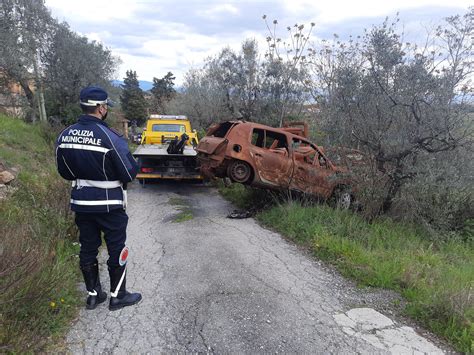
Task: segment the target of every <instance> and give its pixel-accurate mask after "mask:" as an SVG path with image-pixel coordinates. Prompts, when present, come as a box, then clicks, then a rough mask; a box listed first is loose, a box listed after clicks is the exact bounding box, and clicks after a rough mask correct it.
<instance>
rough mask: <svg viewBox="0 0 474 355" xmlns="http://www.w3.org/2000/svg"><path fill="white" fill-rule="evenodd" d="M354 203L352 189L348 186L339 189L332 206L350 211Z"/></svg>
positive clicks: (333, 198)
mask: <svg viewBox="0 0 474 355" xmlns="http://www.w3.org/2000/svg"><path fill="white" fill-rule="evenodd" d="M353 202H354V201H353V198H352V194H351V189H350V188H349V187H347V186H340V187H337V188H336V190H335V191H334V194H333V196H332V198H331V205H332V206H333V207H334V208H338V209H340V210H348V209H349V208H351V207H352V204H353Z"/></svg>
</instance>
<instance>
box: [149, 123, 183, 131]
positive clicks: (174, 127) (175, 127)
mask: <svg viewBox="0 0 474 355" xmlns="http://www.w3.org/2000/svg"><path fill="white" fill-rule="evenodd" d="M152 131H153V132H186V129H185V127H184V125H181V124H163V123H162V124H154V125H153V127H152Z"/></svg>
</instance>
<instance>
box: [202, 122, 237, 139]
mask: <svg viewBox="0 0 474 355" xmlns="http://www.w3.org/2000/svg"><path fill="white" fill-rule="evenodd" d="M232 126H234V123H232V122H224V123H221V124H220V125H219V126H218V127H217V128H216V129H215V130H214V132H212V135H213V136H214V137H218V138H224V137H225V136H226V135H227V132H229V130H230V129H231V127H232ZM208 134H209V133H208Z"/></svg>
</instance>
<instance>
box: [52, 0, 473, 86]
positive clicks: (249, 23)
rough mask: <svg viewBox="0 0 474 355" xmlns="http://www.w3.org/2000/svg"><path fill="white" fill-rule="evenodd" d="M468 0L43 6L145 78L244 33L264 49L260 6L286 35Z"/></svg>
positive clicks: (177, 69)
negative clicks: (290, 29)
mask: <svg viewBox="0 0 474 355" xmlns="http://www.w3.org/2000/svg"><path fill="white" fill-rule="evenodd" d="M469 1H471V0H469ZM469 1H467V0H417V1H413V0H398V1H397V2H389V1H375V0H358V1H315V0H278V1H270V0H258V1H255V0H254V1H252V0H242V1H237V0H231V1H219V0H207V1H203V0H199V1H185V0H181V1H176V0H160V1H157V0H156V1H155V0H141V1H129V0H115V1H111V0H110V1H107V0H81V1H80V2H77V1H64V0H46V6H48V7H49V8H50V9H51V10H52V14H53V16H56V17H58V18H59V20H65V21H67V22H68V23H69V24H70V26H71V29H73V30H74V31H76V32H79V33H81V34H84V35H86V36H87V37H89V38H90V39H91V40H96V41H100V42H102V43H103V44H104V45H105V46H106V47H108V48H109V49H111V50H112V52H113V53H114V54H116V55H119V56H120V57H121V59H122V62H123V64H122V67H121V68H120V71H119V78H122V77H123V76H124V75H125V71H126V70H128V69H134V70H136V71H137V73H138V75H139V76H140V78H141V79H142V80H151V79H152V77H153V76H155V77H162V76H163V75H165V74H166V73H167V72H168V71H171V72H173V74H175V75H176V77H177V79H176V82H177V83H180V81H181V80H183V78H184V73H185V72H186V71H187V70H188V69H190V67H193V66H194V67H199V66H201V65H202V63H203V61H204V59H205V58H206V57H208V56H211V55H216V54H217V53H218V52H219V51H220V50H221V49H222V48H223V47H226V46H229V47H231V48H233V49H234V50H239V48H240V46H241V43H242V41H244V40H245V39H246V38H256V39H257V41H258V43H259V47H260V50H261V51H262V52H263V51H264V50H265V49H266V43H265V40H264V37H265V36H267V35H268V30H267V29H266V27H265V23H264V22H263V20H262V15H263V14H266V15H267V18H268V19H269V21H270V24H271V21H272V20H273V19H277V20H278V22H279V24H278V26H277V31H278V35H279V36H280V37H282V38H286V36H287V31H286V27H287V26H292V25H293V24H295V23H304V24H309V23H310V22H315V23H316V27H315V28H314V32H313V33H314V34H315V35H316V36H318V37H321V38H328V37H331V36H332V34H333V33H339V34H340V35H341V36H349V34H362V32H363V29H364V28H366V27H370V25H371V24H373V23H376V24H379V23H381V22H382V21H383V18H384V17H385V16H387V15H393V14H394V13H395V12H396V11H398V10H400V12H401V16H400V17H401V20H402V22H403V25H404V26H405V30H406V31H408V32H412V33H415V34H416V33H417V32H419V29H420V22H424V23H427V22H430V21H433V20H435V21H438V20H439V19H440V18H442V17H444V16H447V15H451V14H455V13H461V12H463V10H466V9H467V7H468V6H469V5H470V3H469ZM271 26H273V25H271Z"/></svg>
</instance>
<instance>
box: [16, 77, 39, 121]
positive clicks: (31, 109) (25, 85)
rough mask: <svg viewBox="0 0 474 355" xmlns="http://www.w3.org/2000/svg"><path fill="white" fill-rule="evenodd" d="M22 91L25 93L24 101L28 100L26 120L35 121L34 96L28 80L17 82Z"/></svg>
mask: <svg viewBox="0 0 474 355" xmlns="http://www.w3.org/2000/svg"><path fill="white" fill-rule="evenodd" d="M19 83H20V85H21V87H22V89H23V91H24V92H25V95H26V99H27V100H28V104H29V106H30V107H29V110H28V112H27V115H26V119H27V120H28V121H31V122H35V121H36V110H35V94H34V93H33V91H32V90H31V89H30V87H29V85H28V84H29V83H28V80H26V79H22V80H20V81H19Z"/></svg>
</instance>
